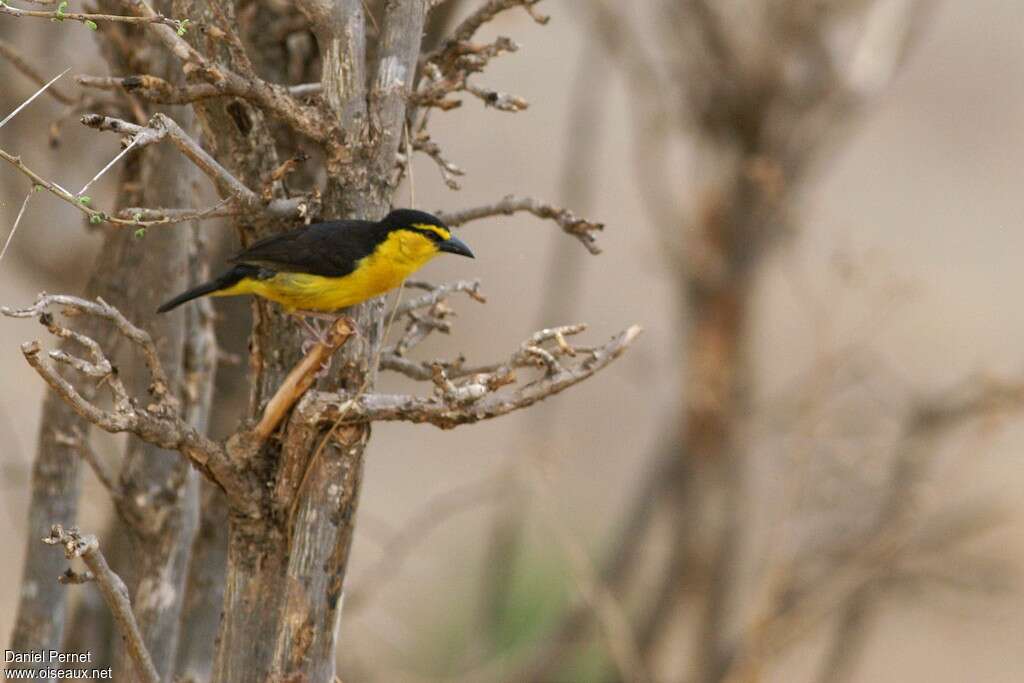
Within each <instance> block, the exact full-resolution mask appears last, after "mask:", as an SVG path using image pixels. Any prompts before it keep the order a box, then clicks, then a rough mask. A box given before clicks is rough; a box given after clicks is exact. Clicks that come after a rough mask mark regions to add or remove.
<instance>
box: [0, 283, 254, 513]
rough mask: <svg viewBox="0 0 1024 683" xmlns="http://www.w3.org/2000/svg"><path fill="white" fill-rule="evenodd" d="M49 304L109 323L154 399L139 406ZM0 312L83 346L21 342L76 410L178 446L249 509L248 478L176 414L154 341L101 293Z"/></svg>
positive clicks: (106, 425)
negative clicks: (75, 375)
mask: <svg viewBox="0 0 1024 683" xmlns="http://www.w3.org/2000/svg"><path fill="white" fill-rule="evenodd" d="M50 306H62V307H64V308H65V315H69V314H78V315H91V316H95V317H98V318H101V319H104V320H107V321H110V322H111V323H113V325H114V326H115V327H116V328H117V331H118V332H119V333H120V335H121V336H122V337H124V338H125V339H127V340H128V341H129V342H131V343H132V345H133V346H135V347H136V348H137V349H138V350H139V351H141V353H142V356H143V359H144V361H145V363H146V367H147V369H148V371H149V374H150V379H151V382H150V385H149V393H150V395H151V397H152V398H153V399H154V402H153V403H149V404H148V405H146V406H145V407H144V408H143V407H140V406H139V405H138V401H136V399H135V398H133V397H131V396H129V394H128V391H127V389H126V388H125V386H124V384H123V382H122V381H121V380H120V378H119V376H118V372H117V368H115V367H114V365H113V364H112V363H111V362H110V360H109V359H108V358H107V357H106V355H105V354H104V352H103V350H102V349H101V348H100V347H99V345H98V344H97V343H96V342H95V341H93V340H92V339H90V338H89V337H86V336H85V335H82V334H80V333H77V332H74V331H72V330H70V329H68V328H66V327H63V326H61V325H59V324H58V323H57V321H56V318H55V317H54V316H53V315H52V314H51V313H49V312H48V311H47V310H46V309H47V308H49V307H50ZM0 314H3V315H5V316H7V317H11V318H32V317H38V318H39V321H40V322H41V323H42V324H43V325H45V326H46V327H47V329H48V330H49V331H50V332H51V333H52V334H54V335H55V336H57V337H59V338H62V339H69V340H72V341H74V342H76V343H77V344H79V345H80V346H82V347H83V348H84V349H85V350H86V351H87V353H88V355H89V359H85V358H80V357H77V356H73V355H71V354H69V353H67V352H65V351H62V350H54V351H50V352H49V353H48V354H46V355H45V356H44V355H43V354H42V349H41V347H40V344H39V342H37V341H35V342H27V343H25V344H23V345H22V354H23V355H24V356H25V360H26V361H28V363H29V365H31V366H32V368H33V369H35V371H36V372H37V373H39V375H40V377H42V378H43V380H44V381H45V382H46V383H47V384H48V385H50V388H51V389H53V390H54V391H55V392H56V393H57V394H58V395H59V396H60V397H61V398H62V399H64V401H65V402H66V403H67V404H68V405H69V406H70V407H71V408H72V409H73V410H74V411H75V412H76V413H78V414H79V415H81V416H82V417H83V418H85V419H86V420H88V421H89V422H91V423H93V424H95V425H96V426H98V427H100V428H101V429H103V430H105V431H108V432H111V433H120V432H129V433H132V434H135V435H136V436H138V437H139V438H140V439H142V440H143V441H146V442H147V443H151V444H153V445H155V446H158V447H160V448H166V449H170V450H177V451H180V452H181V453H182V455H184V456H185V457H186V458H188V459H189V460H190V461H191V462H192V463H193V464H194V465H195V466H196V467H197V468H198V469H199V470H200V471H201V472H203V473H204V474H205V475H206V476H207V477H209V478H210V479H211V480H212V481H213V482H214V483H216V484H218V485H219V486H220V487H221V488H223V489H224V490H225V491H226V492H227V493H228V495H229V497H230V498H231V500H232V503H234V504H236V505H237V506H239V507H240V508H241V509H243V510H245V511H247V512H252V511H253V506H254V503H253V501H251V500H250V494H251V491H252V487H251V486H250V482H249V481H248V480H247V479H246V478H245V476H244V475H243V474H242V473H241V472H240V471H239V470H238V468H237V467H236V466H235V464H234V463H233V462H232V460H231V459H230V456H229V453H228V451H227V450H226V449H225V448H224V447H222V446H221V445H220V444H218V443H216V442H214V441H212V440H210V439H209V438H207V437H206V436H204V435H202V434H200V433H199V432H197V431H196V430H195V429H193V428H192V427H191V426H190V425H189V424H188V423H186V422H185V421H184V420H183V419H182V417H181V416H180V415H179V414H178V400H177V399H176V398H175V396H174V391H173V390H172V387H169V386H168V382H167V375H166V373H165V372H164V369H163V367H162V365H161V364H160V359H159V356H158V354H157V350H156V346H155V345H154V343H153V340H152V338H151V337H150V336H149V334H148V333H147V332H146V331H145V330H142V329H139V328H138V327H135V326H134V325H132V324H131V323H130V322H129V321H128V320H127V319H126V318H125V317H124V315H123V314H122V313H121V312H120V311H118V310H117V309H116V308H114V307H113V306H110V305H109V304H107V303H105V302H104V301H103V300H102V299H98V300H96V301H86V300H85V299H80V298H78V297H73V296H67V295H60V294H55V295H50V294H43V295H40V296H39V298H38V299H37V300H36V303H35V304H33V305H32V306H29V307H27V308H22V309H11V308H8V307H6V306H4V307H0ZM56 364H61V365H66V366H69V367H73V368H75V369H76V370H78V371H79V372H81V373H83V374H85V375H86V376H88V377H91V378H93V379H96V380H98V381H99V382H101V383H102V384H105V385H106V386H108V387H109V388H110V391H111V394H112V397H113V401H114V405H113V407H112V409H110V410H105V409H103V408H100V407H99V406H98V405H96V404H95V403H93V402H91V401H89V400H88V399H86V398H85V397H84V396H83V395H82V393H81V392H80V391H79V390H78V389H77V388H76V387H75V386H74V385H73V384H72V383H71V382H70V381H68V380H67V379H65V378H64V377H63V376H62V375H61V373H60V372H59V371H58V370H57V365H56Z"/></svg>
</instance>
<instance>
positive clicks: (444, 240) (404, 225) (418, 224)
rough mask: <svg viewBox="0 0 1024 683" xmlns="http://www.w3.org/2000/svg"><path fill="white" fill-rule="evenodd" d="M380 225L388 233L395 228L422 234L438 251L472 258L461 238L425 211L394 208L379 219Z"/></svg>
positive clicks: (471, 253)
mask: <svg viewBox="0 0 1024 683" xmlns="http://www.w3.org/2000/svg"><path fill="white" fill-rule="evenodd" d="M380 225H381V226H383V227H384V228H386V229H387V231H388V232H389V233H390V232H394V231H395V230H408V231H410V232H414V233H417V234H420V235H423V236H424V237H426V238H427V239H429V240H431V241H432V242H433V243H434V244H435V245H436V246H437V250H438V251H444V252H447V253H449V254H459V255H460V256H468V257H469V258H473V252H472V251H470V250H469V247H467V246H466V244H465V243H464V242H462V240H459V239H457V238H455V237H453V236H452V233H451V230H449V229H448V226H446V225H445V224H444V223H443V222H442V221H441V219H440V218H438V217H437V216H434V215H432V214H429V213H427V212H426V211H417V210H416V209H395V210H394V211H392V212H391V213H389V214H388V215H387V216H384V218H382V219H381V221H380Z"/></svg>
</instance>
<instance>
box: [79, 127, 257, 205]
mask: <svg viewBox="0 0 1024 683" xmlns="http://www.w3.org/2000/svg"><path fill="white" fill-rule="evenodd" d="M82 124H83V125H85V126H88V127H89V128H95V129H96V130H102V131H111V132H114V133H121V134H126V135H131V136H133V140H132V142H133V143H134V144H135V145H136V146H142V145H147V144H152V143H154V142H157V141H159V140H162V139H164V138H165V137H166V138H170V140H171V141H172V142H173V143H174V146H175V147H177V148H178V149H179V150H180V151H181V153H182V154H184V155H185V156H186V157H188V159H189V160H190V161H192V163H194V164H195V165H196V166H197V167H198V168H199V170H200V171H202V172H203V173H204V174H205V175H206V176H207V177H208V178H210V180H212V181H213V182H214V183H215V184H216V185H217V189H218V190H220V192H221V194H223V195H227V196H231V197H234V198H236V199H237V200H238V201H239V202H241V203H242V204H244V205H245V206H247V207H258V206H261V205H262V202H261V201H260V198H259V197H258V196H257V195H256V193H255V192H253V191H252V190H250V189H249V188H248V187H246V186H245V185H244V184H243V183H242V182H241V181H240V180H238V179H237V178H235V177H234V176H233V175H231V173H230V172H229V171H228V170H227V169H226V168H224V167H223V166H221V165H220V163H219V162H218V161H217V160H216V159H214V158H213V157H212V156H210V153H209V152H207V151H206V150H205V149H203V148H202V147H201V146H200V145H199V143H198V142H196V141H195V140H193V139H192V138H191V137H190V136H189V135H188V134H187V133H186V132H185V131H183V130H182V129H181V127H180V126H179V125H178V124H177V123H175V122H174V121H172V120H171V119H170V118H169V117H167V116H166V115H164V114H162V113H159V112H158V113H156V114H154V115H153V118H151V119H150V120H149V125H148V126H137V125H135V124H134V123H128V122H127V121H122V120H121V119H115V118H112V117H110V116H100V115H98V114H89V115H86V116H83V117H82Z"/></svg>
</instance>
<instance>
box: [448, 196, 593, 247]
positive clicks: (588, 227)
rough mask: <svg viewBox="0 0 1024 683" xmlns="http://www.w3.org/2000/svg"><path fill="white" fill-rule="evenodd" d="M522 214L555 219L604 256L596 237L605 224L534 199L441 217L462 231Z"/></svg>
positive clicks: (502, 202) (510, 199) (509, 198)
mask: <svg viewBox="0 0 1024 683" xmlns="http://www.w3.org/2000/svg"><path fill="white" fill-rule="evenodd" d="M519 211H528V212H530V213H532V214H533V215H534V216H537V217H538V218H550V219H552V220H553V221H555V222H556V223H558V225H559V226H560V227H561V228H562V230H563V231H564V232H565V233H567V234H569V235H572V236H573V237H575V238H576V239H578V240H579V241H580V242H581V243H582V244H583V246H584V247H586V248H587V251H589V252H590V253H591V254H600V253H601V248H600V247H598V246H597V238H596V237H595V236H594V233H595V232H597V231H598V230H603V229H604V224H603V223H592V222H590V221H587V220H584V219H582V218H580V217H578V216H577V215H576V214H574V213H573V212H572V211H569V210H568V209H561V208H558V207H556V206H553V205H551V204H546V203H544V202H542V201H540V200H539V199H534V198H532V197H516V196H514V195H508V196H506V197H504V198H503V199H501V200H500V201H497V202H495V203H494V204H487V205H484V206H478V207H474V208H471V209H462V210H459V211H449V212H445V211H440V212H438V213H437V216H438V218H440V219H441V220H442V221H444V222H445V224H447V225H450V226H453V227H458V226H460V225H463V224H465V223H468V222H470V221H475V220H479V219H481V218H489V217H491V216H511V215H512V214H514V213H516V212H519Z"/></svg>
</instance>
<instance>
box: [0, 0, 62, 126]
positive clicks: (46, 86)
mask: <svg viewBox="0 0 1024 683" xmlns="http://www.w3.org/2000/svg"><path fill="white" fill-rule="evenodd" d="M2 7H3V5H0V8H2ZM69 71H71V67H70V66H69V67H68V68H66V69H64V70H63V71H61V72H60V73H59V74H57V75H56V76H54V77H53V78H51V79H50V80H49V81H48V82H47V83H45V84H44V85H43V86H42V87H41V88H39V90H36V91H35V92H34V93H32V96H31V97H29V98H28V99H27V100H25V101H24V102H22V103H21V104H19V105H18V107H17V108H16V109H15V110H14V111H12V112H11V113H10V114H8V115H7V116H5V117H4V120H3V121H0V128H3V127H4V126H5V125H7V122H8V121H10V120H11V119H13V118H14V117H15V116H17V115H18V112H20V111H21V110H22V109H24V108H25V107H27V106H28V105H29V104H31V103H32V100H34V99H35V98H37V97H39V96H40V95H42V94H43V93H44V92H46V91H47V90H48V89H49V87H50V86H51V85H53V84H54V83H56V82H57V80H58V79H59V78H60V77H61V76H63V75H64V74H66V73H67V72H69Z"/></svg>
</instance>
